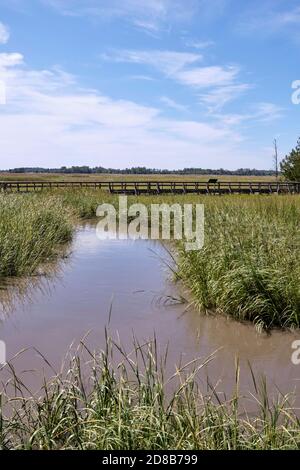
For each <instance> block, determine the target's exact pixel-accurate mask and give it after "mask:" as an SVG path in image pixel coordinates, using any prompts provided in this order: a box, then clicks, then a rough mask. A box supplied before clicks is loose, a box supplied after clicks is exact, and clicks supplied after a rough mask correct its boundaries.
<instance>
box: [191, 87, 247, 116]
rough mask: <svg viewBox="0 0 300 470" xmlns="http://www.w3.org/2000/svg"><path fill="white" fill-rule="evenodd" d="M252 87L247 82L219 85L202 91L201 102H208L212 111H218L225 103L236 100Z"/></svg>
mask: <svg viewBox="0 0 300 470" xmlns="http://www.w3.org/2000/svg"><path fill="white" fill-rule="evenodd" d="M251 88H252V86H251V85H249V84H247V83H242V84H234V85H227V86H219V87H217V88H213V89H212V90H209V91H207V92H206V93H202V94H201V95H200V96H199V98H200V102H201V103H204V104H206V105H207V106H208V108H209V109H210V110H211V111H216V110H218V109H221V108H223V107H224V106H225V104H227V103H229V102H231V101H233V100H236V99H237V98H239V97H240V96H241V95H242V94H244V93H245V92H246V91H248V90H249V89H251Z"/></svg>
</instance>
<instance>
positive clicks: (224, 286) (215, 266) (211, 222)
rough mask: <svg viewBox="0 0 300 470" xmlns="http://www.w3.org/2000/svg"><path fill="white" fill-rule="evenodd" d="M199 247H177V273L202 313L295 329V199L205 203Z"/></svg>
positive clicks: (298, 222) (299, 291)
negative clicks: (202, 245) (203, 231)
mask: <svg viewBox="0 0 300 470" xmlns="http://www.w3.org/2000/svg"><path fill="white" fill-rule="evenodd" d="M205 210H206V215H205V244H204V248H203V249H202V250H199V251H194V252H186V251H184V249H183V247H182V246H181V247H180V250H179V251H180V257H179V275H180V276H181V278H182V279H183V280H184V281H185V283H186V285H187V286H188V287H189V289H190V290H191V291H192V293H193V294H194V300H195V304H196V305H197V306H198V308H200V309H201V310H202V311H207V312H209V311H210V310H217V311H218V312H222V313H225V314H228V315H231V316H233V317H234V318H235V319H237V320H248V321H251V322H253V323H255V324H256V325H257V327H259V328H272V327H284V328H293V327H295V328H298V327H299V326H300V282H299V281H300V244H299V242H300V238H299V237H300V199H299V198H298V197H283V198H281V197H278V196H274V197H273V196H272V197H264V198H260V197H257V198H256V197H253V198H252V197H248V198H247V197H246V198H230V199H228V198H226V199H225V198H224V199H223V200H222V199H218V200H214V201H211V200H210V201H208V203H207V204H206V205H205Z"/></svg>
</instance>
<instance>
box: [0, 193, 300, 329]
mask: <svg viewBox="0 0 300 470" xmlns="http://www.w3.org/2000/svg"><path fill="white" fill-rule="evenodd" d="M103 202H110V203H112V204H113V205H114V206H115V207H116V208H118V196H117V195H109V194H107V193H106V192H103V191H99V190H96V189H95V190H92V189H86V190H84V189H83V190H75V189H69V190H57V191H55V190H54V191H52V192H43V193H41V194H24V195H7V196H5V195H2V196H1V200H0V275H2V276H4V275H7V276H10V275H20V274H28V273H29V274H30V273H32V272H34V270H35V269H36V268H37V267H38V265H39V264H40V263H41V262H42V261H43V260H45V259H47V258H48V257H49V256H52V255H53V253H54V251H55V246H57V245H58V244H59V243H63V242H65V241H67V240H69V239H70V238H71V235H72V230H73V228H74V219H75V218H76V217H77V219H78V218H81V219H82V218H91V217H95V214H96V209H97V206H98V205H99V204H101V203H103ZM134 202H140V203H144V204H145V205H146V206H148V207H149V208H150V205H151V204H153V203H155V204H157V203H169V204H173V203H179V204H184V203H194V204H196V203H203V204H204V206H205V244H204V248H203V249H201V250H199V251H190V252H187V251H185V250H184V246H183V244H181V243H180V242H179V243H177V247H176V249H177V250H178V253H179V257H178V266H177V271H176V278H180V279H182V280H183V282H184V283H185V285H186V286H187V287H188V289H189V290H190V291H191V292H192V294H193V301H194V304H195V305H196V306H197V307H198V308H199V310H201V311H202V312H210V311H211V310H214V311H218V312H220V313H223V314H226V315H230V316H233V317H234V318H235V319H237V320H241V321H251V322H253V323H254V324H255V325H256V326H257V328H259V329H270V328H274V327H282V328H298V327H299V326H300V283H299V279H300V249H299V248H300V198H299V196H298V195H294V196H292V195H291V196H288V195H284V196H278V195H270V196H262V195H260V196H259V195H257V196H255V195H250V196H238V195H237V196H233V195H232V196H221V197H219V196H197V195H186V196H184V195H163V196H146V195H145V196H138V197H135V196H130V197H128V205H130V204H131V203H134ZM72 227H73V228H72Z"/></svg>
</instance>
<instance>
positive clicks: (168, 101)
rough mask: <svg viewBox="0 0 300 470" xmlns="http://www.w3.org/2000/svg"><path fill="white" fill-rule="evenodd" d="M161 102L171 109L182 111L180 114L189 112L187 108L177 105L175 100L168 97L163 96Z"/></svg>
mask: <svg viewBox="0 0 300 470" xmlns="http://www.w3.org/2000/svg"><path fill="white" fill-rule="evenodd" d="M160 101H161V102H162V103H163V104H164V105H166V106H168V107H169V108H172V109H175V110H176V111H180V112H186V111H187V106H184V105H183V104H180V103H177V102H176V101H175V100H172V98H169V97H168V96H161V98H160Z"/></svg>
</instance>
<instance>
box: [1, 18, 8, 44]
mask: <svg viewBox="0 0 300 470" xmlns="http://www.w3.org/2000/svg"><path fill="white" fill-rule="evenodd" d="M8 40H9V29H8V27H7V26H5V24H3V23H1V22H0V44H6V43H7V41H8Z"/></svg>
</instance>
